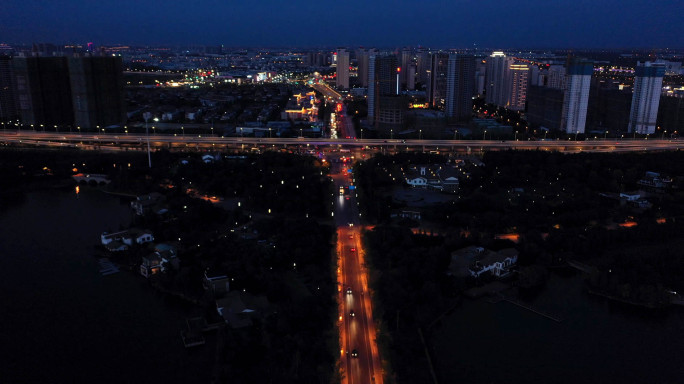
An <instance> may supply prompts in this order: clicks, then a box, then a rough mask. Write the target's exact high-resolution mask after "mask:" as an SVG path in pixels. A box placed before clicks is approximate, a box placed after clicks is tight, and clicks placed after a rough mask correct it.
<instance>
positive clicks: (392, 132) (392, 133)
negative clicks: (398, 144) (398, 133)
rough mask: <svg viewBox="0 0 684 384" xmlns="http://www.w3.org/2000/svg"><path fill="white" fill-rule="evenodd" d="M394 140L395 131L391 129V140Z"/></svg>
mask: <svg viewBox="0 0 684 384" xmlns="http://www.w3.org/2000/svg"><path fill="white" fill-rule="evenodd" d="M391 139H394V129H391V128H390V140H391Z"/></svg>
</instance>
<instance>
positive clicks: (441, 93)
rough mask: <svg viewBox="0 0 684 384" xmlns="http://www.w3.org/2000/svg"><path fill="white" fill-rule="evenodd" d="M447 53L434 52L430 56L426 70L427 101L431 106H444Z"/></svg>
mask: <svg viewBox="0 0 684 384" xmlns="http://www.w3.org/2000/svg"><path fill="white" fill-rule="evenodd" d="M448 71H449V54H448V53H435V54H433V55H432V57H431V62H430V71H429V72H428V87H427V101H428V103H429V104H430V106H431V107H432V108H437V109H442V110H443V109H444V107H445V106H446V89H447V73H448Z"/></svg>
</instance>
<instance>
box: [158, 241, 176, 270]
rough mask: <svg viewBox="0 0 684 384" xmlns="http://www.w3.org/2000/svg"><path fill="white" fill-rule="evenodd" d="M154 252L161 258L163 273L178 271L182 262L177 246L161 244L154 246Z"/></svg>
mask: <svg viewBox="0 0 684 384" xmlns="http://www.w3.org/2000/svg"><path fill="white" fill-rule="evenodd" d="M154 252H155V253H156V254H157V256H159V257H160V258H161V271H162V272H166V271H167V270H168V269H169V268H171V269H174V270H178V269H179V268H180V260H179V259H178V253H177V249H176V247H175V246H173V245H171V244H166V243H161V244H157V245H155V246H154Z"/></svg>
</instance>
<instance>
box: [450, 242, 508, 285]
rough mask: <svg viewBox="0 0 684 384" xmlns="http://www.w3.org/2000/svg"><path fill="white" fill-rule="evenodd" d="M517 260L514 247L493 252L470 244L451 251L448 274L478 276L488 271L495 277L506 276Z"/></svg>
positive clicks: (463, 276)
mask: <svg viewBox="0 0 684 384" xmlns="http://www.w3.org/2000/svg"><path fill="white" fill-rule="evenodd" d="M517 262H518V251H517V250H516V249H514V248H506V249H502V250H501V251H499V252H494V251H491V250H488V249H485V248H482V247H477V246H470V247H466V248H462V249H459V250H457V251H454V252H452V253H451V262H450V263H449V272H448V274H449V275H452V276H456V277H462V278H465V277H480V276H482V274H484V273H487V272H490V273H491V274H492V275H494V276H496V277H502V276H506V275H507V274H508V273H509V270H510V268H511V267H512V266H514V265H515V264H516V263H517Z"/></svg>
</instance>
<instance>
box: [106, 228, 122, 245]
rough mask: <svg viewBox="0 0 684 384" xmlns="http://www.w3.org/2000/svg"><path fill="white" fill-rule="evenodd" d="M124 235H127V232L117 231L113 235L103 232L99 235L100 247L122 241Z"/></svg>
mask: <svg viewBox="0 0 684 384" xmlns="http://www.w3.org/2000/svg"><path fill="white" fill-rule="evenodd" d="M126 235H128V231H119V232H114V233H108V232H103V233H102V234H101V235H100V242H101V243H102V245H107V244H109V243H111V242H113V241H123V238H124V236H126Z"/></svg>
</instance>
